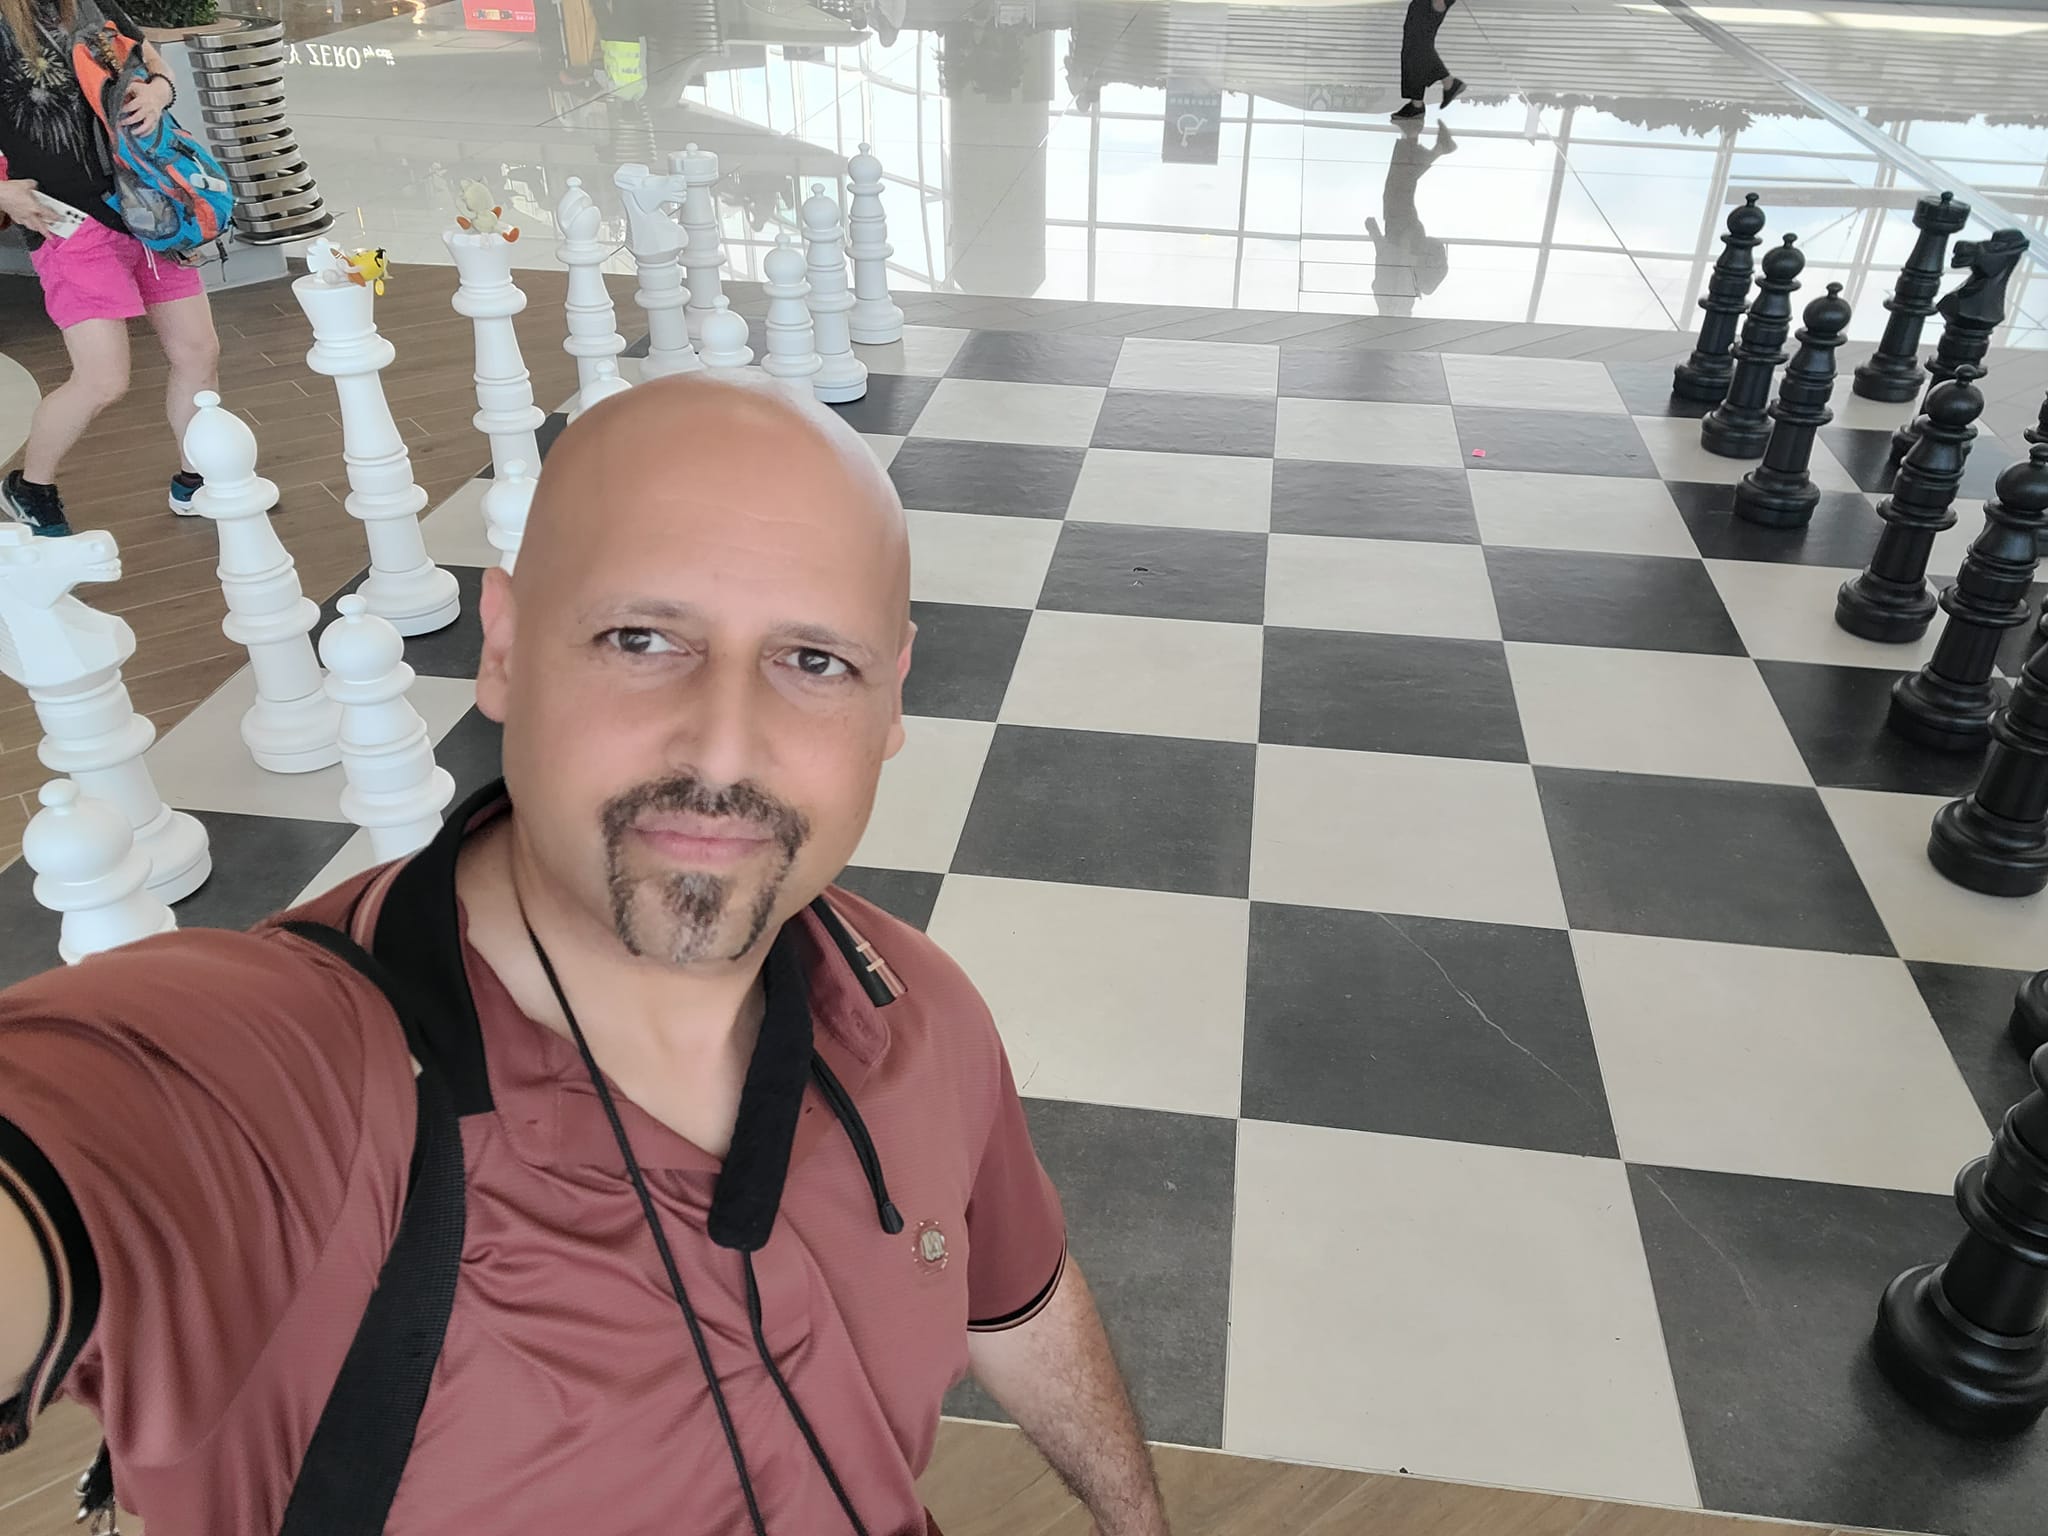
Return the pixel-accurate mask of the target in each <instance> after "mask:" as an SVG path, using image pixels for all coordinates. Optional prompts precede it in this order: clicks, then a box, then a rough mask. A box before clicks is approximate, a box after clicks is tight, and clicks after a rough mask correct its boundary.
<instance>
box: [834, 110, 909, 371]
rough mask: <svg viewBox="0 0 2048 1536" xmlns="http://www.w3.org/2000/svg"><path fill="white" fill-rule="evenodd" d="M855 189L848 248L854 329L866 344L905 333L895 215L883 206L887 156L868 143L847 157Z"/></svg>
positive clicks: (856, 337)
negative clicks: (894, 277)
mask: <svg viewBox="0 0 2048 1536" xmlns="http://www.w3.org/2000/svg"><path fill="white" fill-rule="evenodd" d="M846 173H847V177H848V179H849V183H850V189H851V191H852V193H853V208H852V211H851V212H850V213H849V214H848V215H847V220H846V227H847V233H848V240H847V249H848V250H849V251H850V252H851V253H852V256H853V294H854V304H853V313H852V314H851V315H850V316H848V331H849V334H850V335H851V336H852V337H853V339H854V340H855V341H857V342H859V343H860V344H861V345H862V346H864V347H870V346H872V347H880V346H887V345H888V344H889V343H890V342H892V341H901V340H902V339H903V311H902V310H900V309H898V308H897V307H896V304H895V301H894V300H892V299H891V298H890V297H889V257H890V256H891V255H892V254H893V250H892V247H891V246H890V244H889V218H888V215H887V214H885V213H884V212H883V211H882V162H881V161H879V160H877V159H876V158H875V157H874V154H873V153H872V152H871V151H870V150H869V149H868V146H867V145H865V144H863V145H861V147H860V153H859V154H857V155H855V156H854V157H853V158H852V159H851V160H849V161H847V162H846Z"/></svg>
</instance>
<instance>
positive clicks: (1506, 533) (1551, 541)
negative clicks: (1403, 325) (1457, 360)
mask: <svg viewBox="0 0 2048 1536" xmlns="http://www.w3.org/2000/svg"><path fill="white" fill-rule="evenodd" d="M1444 362H1445V364H1446V366H1448V365H1449V363H1450V359H1449V358H1448V357H1446V358H1445V359H1444ZM1467 479H1468V480H1469V481H1470V483H1471V488H1472V510H1473V512H1474V514H1475V515H1476V516H1477V517H1478V519H1479V536H1480V537H1481V538H1482V539H1484V540H1485V541H1486V542H1487V543H1488V544H1510V545H1519V546H1521V547H1523V548H1527V549H1580V550H1590V551H1596V552H1599V553H1604V554H1614V555H1678V556H1683V557H1687V558H1691V557H1695V556H1697V555H1698V554H1699V549H1698V547H1697V546H1696V545H1695V544H1694V543H1693V538H1692V534H1691V533H1690V532H1689V531H1688V530H1687V528H1686V526H1685V519H1684V518H1682V517H1680V516H1679V515H1678V506H1677V503H1675V502H1674V501H1672V499H1671V492H1670V491H1669V490H1667V489H1666V488H1665V485H1664V482H1663V481H1662V480H1641V479H1631V478H1628V477H1625V476H1621V475H1539V474H1528V473H1523V472H1520V471H1516V470H1510V469H1495V470H1474V471H1472V472H1471V473H1470V474H1468V476H1467Z"/></svg>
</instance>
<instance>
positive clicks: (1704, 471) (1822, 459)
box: [1631, 416, 1856, 491]
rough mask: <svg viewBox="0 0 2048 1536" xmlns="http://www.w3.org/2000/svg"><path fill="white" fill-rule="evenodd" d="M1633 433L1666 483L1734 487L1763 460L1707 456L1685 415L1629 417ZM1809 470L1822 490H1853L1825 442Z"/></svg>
mask: <svg viewBox="0 0 2048 1536" xmlns="http://www.w3.org/2000/svg"><path fill="white" fill-rule="evenodd" d="M1631 420H1633V421H1634V422H1635V424H1636V430H1637V431H1639V432H1640V433H1642V437H1643V444H1644V446H1645V447H1647V448H1648V449H1649V450H1650V460H1651V462H1652V463H1654V464H1655V465H1656V466H1657V473H1658V474H1659V475H1661V476H1663V478H1665V479H1666V480H1695V481H1700V482H1702V483H1705V484H1708V485H1734V484H1735V483H1736V482H1737V481H1739V480H1740V479H1741V478H1742V477H1743V476H1744V475H1746V474H1748V473H1749V472H1750V471H1751V470H1752V469H1755V468H1756V466H1757V465H1758V464H1759V463H1760V462H1761V461H1762V455H1761V454H1759V455H1758V457H1757V458H1754V459H1724V458H1723V457H1721V455H1720V454H1718V453H1709V452H1707V450H1706V449H1704V448H1702V447H1701V446H1700V424H1699V423H1698V422H1697V421H1694V420H1692V419H1691V418H1689V417H1684V416H1636V417H1632V418H1631ZM1808 470H1809V472H1810V473H1811V474H1812V476H1813V483H1814V484H1815V485H1817V486H1819V487H1820V488H1821V489H1822V490H1824V491H1853V490H1855V489H1856V481H1855V479H1854V477H1853V476H1851V475H1850V473H1849V471H1847V470H1846V469H1844V468H1842V464H1841V461H1840V460H1839V459H1837V458H1836V457H1835V456H1834V454H1832V453H1830V452H1829V451H1828V446H1827V444H1826V443H1822V442H1816V443H1815V444H1814V445H1813V457H1812V459H1811V460H1810V461H1809V464H1808Z"/></svg>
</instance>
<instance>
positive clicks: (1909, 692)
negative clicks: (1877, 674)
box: [1887, 444, 2048, 752]
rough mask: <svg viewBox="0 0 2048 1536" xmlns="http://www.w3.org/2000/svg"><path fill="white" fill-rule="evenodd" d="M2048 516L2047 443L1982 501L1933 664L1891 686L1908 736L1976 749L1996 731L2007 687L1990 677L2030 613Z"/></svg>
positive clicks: (1944, 602) (1948, 591)
mask: <svg viewBox="0 0 2048 1536" xmlns="http://www.w3.org/2000/svg"><path fill="white" fill-rule="evenodd" d="M2044 520H2048V444H2040V445H2037V446H2036V447H2035V449H2034V451H2033V453H2032V455H2031V456H2029V457H2027V458H2024V459H2021V460H2020V461H2019V462H2018V463H2015V464H2008V465H2007V466H2006V467H2005V468H2004V469H2003V470H2002V471H2000V473H1999V476H1998V482H1997V484H1996V485H1995V486H1994V487H1993V494H1992V496H1991V498H1990V499H1989V500H1987V501H1986V502H1985V503H1984V528H1983V531H1982V532H1980V533H1979V534H1978V535H1977V537H1976V538H1975V539H1973V540H1972V541H1971V543H1970V552H1969V553H1968V554H1966V555H1965V556H1963V568H1962V569H1961V570H1960V571H1958V572H1957V573H1956V579H1955V580H1954V581H1952V582H1950V583H1949V585H1948V586H1947V587H1946V588H1944V589H1943V591H1942V594H1941V606H1942V607H1943V608H1945V609H1946V610H1948V622H1947V623H1946V624H1944V625H1942V627H1941V639H1940V640H1938V641H1937V642H1936V643H1935V647H1934V654H1933V655H1932V656H1931V657H1929V658H1928V661H1927V665H1926V666H1924V667H1922V668H1921V669H1920V670H1919V671H1918V672H1915V673H1914V674H1912V675H1911V676H1910V677H1902V678H1900V679H1899V681H1898V683H1897V684H1896V685H1895V686H1894V687H1893V688H1892V707H1891V714H1890V717H1889V720H1888V722H1887V723H1889V724H1890V726H1891V728H1892V729H1893V730H1894V731H1896V732H1898V733H1899V734H1900V735H1901V736H1904V737H1905V738H1906V739H1907V740H1908V741H1917V742H1919V743H1920V745H1922V746H1924V747H1933V748H1935V749H1936V750H1937V751H1942V752H1974V751H1976V750H1977V749H1978V748H1980V747H1982V746H1983V745H1984V743H1985V741H1986V740H1988V739H1989V737H1990V734H1991V716H1992V713H1993V712H1994V711H1995V710H1996V709H1997V708H1998V707H1999V705H2000V704H2002V703H2003V702H2004V697H2003V695H2004V692H2005V684H2004V683H2002V682H1999V681H1997V680H1995V679H1994V678H1993V677H1992V675H1991V674H1992V671H1993V669H1994V668H1995V667H1996V666H1997V664H1998V645H1999V641H2000V640H2001V639H2002V638H2003V637H2004V635H2005V632H2006V631H2007V630H2008V629H2015V628H2017V627H2018V626H2019V625H2022V624H2024V623H2026V622H2027V620H2028V618H2030V617H2031V613H2030V612H2029V609H2028V606H2027V596H2028V594H2029V593H2030V592H2031V591H2032V590H2033V585H2034V565H2035V560H2036V556H2035V553H2034V552H2035V549H2036V548H2037V541H2038V539H2039V537H2040V531H2041V525H2042V522H2043V521H2044Z"/></svg>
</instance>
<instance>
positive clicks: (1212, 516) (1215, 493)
mask: <svg viewBox="0 0 2048 1536" xmlns="http://www.w3.org/2000/svg"><path fill="white" fill-rule="evenodd" d="M1272 511H1273V461H1272V460H1271V459H1264V458H1244V457H1238V456H1235V455H1225V454H1201V453H1140V452H1136V451H1133V450H1130V449H1123V448H1090V449H1089V450H1088V457H1087V458H1086V459H1085V460H1084V461H1083V462H1082V465H1081V478H1080V481H1079V483H1077V484H1076V485H1075V487H1074V495H1073V499H1072V500H1071V501H1070V502H1069V503H1068V504H1067V520H1068V521H1069V522H1094V523H1140V524H1146V525H1149V526H1152V527H1161V528H1215V529H1226V530H1228V529H1236V530H1239V531H1241V532H1245V533H1264V532H1265V531H1266V529H1267V528H1268V527H1269V526H1270V524H1271V522H1272Z"/></svg>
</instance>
